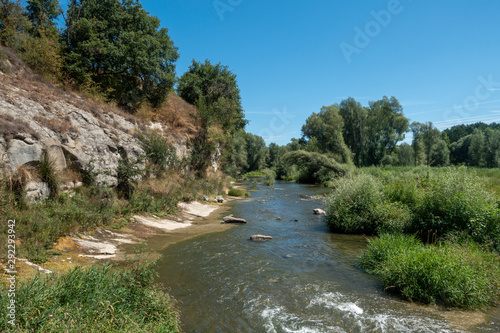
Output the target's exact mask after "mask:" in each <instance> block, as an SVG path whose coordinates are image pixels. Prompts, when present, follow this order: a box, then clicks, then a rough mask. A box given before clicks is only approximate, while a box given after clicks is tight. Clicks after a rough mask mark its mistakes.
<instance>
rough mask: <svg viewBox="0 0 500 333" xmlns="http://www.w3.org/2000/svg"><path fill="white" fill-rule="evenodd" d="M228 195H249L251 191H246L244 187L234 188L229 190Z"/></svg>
mask: <svg viewBox="0 0 500 333" xmlns="http://www.w3.org/2000/svg"><path fill="white" fill-rule="evenodd" d="M228 195H229V196H232V197H248V196H249V195H250V193H248V192H247V191H245V190H243V189H239V188H232V189H230V190H229V192H228Z"/></svg>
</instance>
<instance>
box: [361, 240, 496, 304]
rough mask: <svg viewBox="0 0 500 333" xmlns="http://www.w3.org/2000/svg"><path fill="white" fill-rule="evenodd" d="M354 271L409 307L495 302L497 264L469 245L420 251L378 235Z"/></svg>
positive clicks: (419, 244)
mask: <svg viewBox="0 0 500 333" xmlns="http://www.w3.org/2000/svg"><path fill="white" fill-rule="evenodd" d="M360 266H361V267H363V268H365V269H367V271H368V272H370V273H372V274H377V275H379V276H380V277H381V278H382V281H383V284H384V286H385V288H386V289H387V290H388V291H390V292H393V293H396V294H399V295H401V296H402V297H403V298H405V299H408V300H412V301H419V302H423V303H427V304H442V305H445V306H448V307H452V308H463V309H481V308H485V307H487V306H493V305H495V304H496V303H497V302H498V299H499V297H500V258H499V256H498V255H496V254H494V253H491V252H489V251H485V250H483V249H481V248H480V247H479V246H478V245H477V244H476V243H475V242H472V241H467V242H463V243H461V244H457V243H453V242H450V241H446V242H442V243H439V244H437V245H426V244H423V243H422V242H421V241H420V240H418V239H416V238H414V237H413V236H409V235H382V236H381V237H380V238H378V239H375V240H372V241H370V244H369V247H368V249H367V250H366V252H365V253H364V254H363V255H362V257H361V260H360Z"/></svg>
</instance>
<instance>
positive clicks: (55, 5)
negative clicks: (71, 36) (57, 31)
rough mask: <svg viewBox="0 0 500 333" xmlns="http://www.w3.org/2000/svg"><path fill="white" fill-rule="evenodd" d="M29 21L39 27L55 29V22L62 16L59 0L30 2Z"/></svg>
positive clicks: (28, 5) (28, 9)
mask: <svg viewBox="0 0 500 333" xmlns="http://www.w3.org/2000/svg"><path fill="white" fill-rule="evenodd" d="M26 9H27V11H28V19H29V20H30V21H31V23H32V24H33V25H34V26H35V27H37V28H40V27H45V28H53V27H55V23H54V20H55V19H56V18H57V17H58V16H59V14H61V12H62V11H61V7H60V5H59V1H58V0H28V3H27V6H26Z"/></svg>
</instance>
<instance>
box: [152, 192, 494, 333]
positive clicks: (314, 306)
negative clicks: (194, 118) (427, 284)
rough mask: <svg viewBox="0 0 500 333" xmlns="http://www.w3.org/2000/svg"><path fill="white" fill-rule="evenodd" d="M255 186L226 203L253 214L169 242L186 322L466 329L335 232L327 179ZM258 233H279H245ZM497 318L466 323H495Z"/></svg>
mask: <svg viewBox="0 0 500 333" xmlns="http://www.w3.org/2000/svg"><path fill="white" fill-rule="evenodd" d="M257 187H258V188H259V191H252V192H251V198H250V199H248V200H242V201H240V202H238V203H237V204H236V205H235V206H234V207H233V208H232V211H231V212H230V213H233V214H234V215H235V216H237V217H242V218H245V219H247V221H249V223H248V224H246V225H242V226H238V227H236V228H232V229H230V230H228V231H225V232H222V233H217V234H209V235H204V236H200V237H197V238H195V239H192V240H188V241H185V242H181V243H178V244H175V245H172V246H170V247H168V248H167V249H165V250H164V251H163V254H164V257H163V259H162V261H161V262H160V270H159V272H160V281H161V282H162V283H163V284H164V285H165V286H166V287H167V288H169V289H170V292H171V294H172V295H173V296H174V297H175V298H176V299H177V300H179V308H180V310H181V313H182V317H181V320H182V322H183V329H184V330H185V331H186V332H461V331H460V330H458V329H456V328H455V329H454V328H451V327H450V326H449V325H448V324H447V322H446V320H445V319H444V317H443V316H442V315H441V314H440V312H439V311H435V310H433V311H428V310H427V309H426V308H425V307H417V306H411V305H410V304H408V303H406V302H403V301H399V300H398V299H395V298H392V297H390V296H388V295H387V294H385V293H384V291H383V290H382V287H381V284H380V282H379V280H378V279H377V278H376V277H374V276H371V275H368V274H366V273H365V272H364V271H363V270H361V269H359V268H357V267H356V266H355V263H356V260H357V257H358V256H359V253H360V252H361V251H362V250H363V249H364V248H365V247H366V238H365V237H362V236H350V235H337V234H331V233H329V232H328V229H327V228H326V227H325V224H324V222H323V218H322V217H320V216H315V215H313V213H312V210H313V209H314V208H321V207H322V206H323V203H322V201H321V200H317V199H311V198H310V196H312V195H316V194H320V193H321V192H324V191H327V190H326V189H323V188H318V187H312V186H302V185H298V184H293V183H277V184H276V187H275V188H274V189H272V188H269V187H264V186H260V185H258V186H257ZM278 217H281V219H278ZM254 234H263V235H270V236H273V240H272V241H269V242H252V241H250V240H248V239H249V237H250V236H251V235H254ZM491 318H493V317H489V318H488V321H487V323H485V324H483V326H476V327H474V328H467V331H472V332H499V331H500V320H495V319H491Z"/></svg>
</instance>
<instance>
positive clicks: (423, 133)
mask: <svg viewBox="0 0 500 333" xmlns="http://www.w3.org/2000/svg"><path fill="white" fill-rule="evenodd" d="M411 130H412V132H413V148H414V149H415V156H421V155H422V154H423V156H424V158H425V163H426V165H427V166H430V165H431V161H432V156H431V152H432V149H433V148H434V146H435V145H437V144H438V143H440V141H443V139H442V136H441V132H440V131H439V130H438V129H437V128H435V127H434V125H433V124H432V122H426V123H419V122H413V123H412V124H411ZM443 142H444V141H443ZM445 144H446V143H445ZM416 164H417V165H418V164H420V161H418V163H416Z"/></svg>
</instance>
